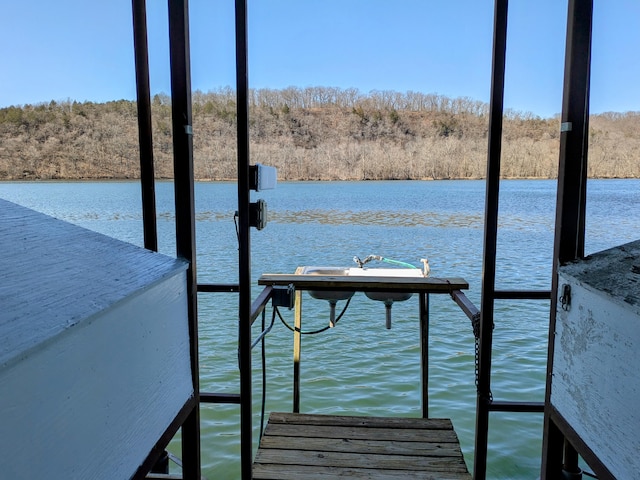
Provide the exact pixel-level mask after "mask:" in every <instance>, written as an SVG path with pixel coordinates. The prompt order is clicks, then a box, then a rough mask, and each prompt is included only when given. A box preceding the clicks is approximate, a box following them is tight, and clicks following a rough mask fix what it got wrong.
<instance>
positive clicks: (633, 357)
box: [551, 270, 640, 479]
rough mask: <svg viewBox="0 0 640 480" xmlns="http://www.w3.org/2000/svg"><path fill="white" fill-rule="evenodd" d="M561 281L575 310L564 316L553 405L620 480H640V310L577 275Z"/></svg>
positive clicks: (555, 366)
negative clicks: (567, 286) (566, 287)
mask: <svg viewBox="0 0 640 480" xmlns="http://www.w3.org/2000/svg"><path fill="white" fill-rule="evenodd" d="M585 273H586V274H588V273H589V272H588V270H587V271H586V272H585ZM594 274H596V273H594ZM559 279H560V283H559V285H560V286H562V285H563V284H569V285H571V307H570V309H569V310H568V311H564V310H559V311H558V317H557V324H556V335H555V354H554V364H553V379H552V390H551V403H552V405H553V406H554V407H555V408H556V409H557V410H558V412H559V413H560V414H561V415H562V416H563V417H564V419H565V420H567V421H568V422H569V424H570V425H571V426H572V427H573V429H574V430H575V431H576V433H577V434H578V435H579V436H580V437H581V438H582V439H583V440H584V441H585V442H586V444H587V445H588V446H589V447H590V448H591V449H592V450H593V452H594V453H595V454H596V456H598V458H599V459H600V460H601V461H602V463H604V465H606V466H607V468H608V469H609V470H610V471H611V473H613V475H614V476H615V477H616V478H620V479H632V478H638V475H640V473H639V472H640V315H639V314H638V309H637V307H636V306H634V305H632V304H628V303H625V302H624V301H620V298H618V295H616V296H612V295H610V294H609V293H607V292H603V291H602V290H600V289H595V288H593V287H592V286H590V285H589V284H587V283H585V282H583V281H581V280H579V279H577V278H576V277H574V276H571V275H566V274H565V275H563V274H562V273H561V274H560V276H559ZM609 288H611V289H613V290H615V289H616V285H615V284H609ZM620 293H622V297H623V298H624V292H620Z"/></svg>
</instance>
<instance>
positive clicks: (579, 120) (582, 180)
mask: <svg viewBox="0 0 640 480" xmlns="http://www.w3.org/2000/svg"><path fill="white" fill-rule="evenodd" d="M592 20H593V0H570V1H569V7H568V13H567V41H566V51H565V65H564V91H563V98H562V117H561V122H562V123H561V128H560V165H559V169H558V197H557V202H556V226H555V242H554V253H553V268H552V280H551V282H552V283H551V313H550V319H549V350H548V352H549V353H548V359H547V388H546V394H545V415H544V431H543V432H544V433H543V442H542V467H541V479H542V480H547V479H554V478H558V477H559V476H560V472H561V470H562V464H563V447H564V448H565V452H567V454H568V455H567V456H568V457H573V456H574V453H573V452H572V450H573V447H572V446H570V445H568V446H567V447H565V446H564V443H565V442H564V435H563V433H562V431H561V430H560V428H558V425H557V424H556V423H555V422H554V420H553V418H552V415H553V413H552V412H553V408H552V405H551V389H552V373H553V354H554V344H555V327H556V311H557V308H558V296H559V291H558V267H560V266H561V265H563V264H565V263H566V262H569V261H572V260H575V259H578V258H582V257H584V233H585V232H584V230H585V213H586V199H587V192H586V187H587V147H588V141H589V133H588V132H589V85H590V77H591V31H592ZM585 414H588V412H585ZM567 460H569V461H570V463H571V464H572V463H574V462H573V461H571V459H570V458H568V459H567Z"/></svg>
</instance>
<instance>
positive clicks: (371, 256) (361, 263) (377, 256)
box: [353, 255, 382, 268]
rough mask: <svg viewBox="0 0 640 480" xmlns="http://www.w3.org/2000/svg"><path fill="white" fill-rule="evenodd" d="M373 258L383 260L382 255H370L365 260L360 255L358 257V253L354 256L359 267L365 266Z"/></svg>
mask: <svg viewBox="0 0 640 480" xmlns="http://www.w3.org/2000/svg"><path fill="white" fill-rule="evenodd" d="M372 260H379V261H382V257H381V256H380V255H368V256H367V257H365V259H364V260H360V257H358V256H357V255H356V256H355V257H353V261H354V262H356V263H357V264H358V267H360V268H362V267H364V266H365V264H367V263H369V262H370V261H372Z"/></svg>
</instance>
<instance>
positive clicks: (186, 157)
mask: <svg viewBox="0 0 640 480" xmlns="http://www.w3.org/2000/svg"><path fill="white" fill-rule="evenodd" d="M187 1H188V0H168V4H169V36H170V56H171V93H172V95H171V97H172V125H173V142H174V178H175V196H176V250H177V255H178V257H180V258H184V259H186V260H187V261H188V262H189V265H190V266H189V269H188V273H187V283H188V285H187V290H188V313H189V335H190V356H191V371H192V383H193V389H194V397H193V399H192V401H190V402H188V403H187V404H186V405H185V407H184V408H183V409H182V411H181V413H180V414H179V415H178V416H177V417H176V418H175V419H174V420H173V422H172V424H171V426H170V427H169V428H168V429H167V432H166V433H165V435H163V437H162V438H161V439H159V441H158V444H157V445H156V447H155V448H154V450H153V451H152V452H151V453H150V455H149V458H148V459H147V461H145V463H144V465H143V466H142V467H141V469H140V471H139V472H138V473H137V474H136V475H138V474H140V475H142V473H143V472H142V470H144V469H145V468H147V467H151V466H153V463H154V462H155V461H156V460H157V458H159V457H160V456H161V454H162V450H163V449H164V447H165V446H166V444H167V443H168V442H169V440H170V439H171V437H172V436H173V435H174V434H175V431H177V429H178V428H179V427H180V426H182V430H183V435H182V455H183V464H184V469H183V475H184V478H186V479H199V478H200V468H201V467H200V417H199V405H200V402H204V403H230V404H239V405H240V416H241V471H242V478H243V479H251V476H252V474H251V467H252V460H253V458H252V457H253V452H252V443H253V442H252V422H251V417H252V412H251V325H252V323H253V321H254V320H255V318H257V315H258V313H259V312H260V311H262V309H264V306H265V305H266V303H267V302H268V300H269V298H270V292H263V295H261V296H260V298H259V299H257V300H256V302H254V304H252V302H251V262H250V257H251V252H250V188H251V184H250V167H249V111H248V69H247V2H246V0H236V1H235V9H236V16H235V27H236V78H237V85H236V87H237V108H238V112H237V113H238V233H239V235H238V236H239V252H240V253H239V265H238V268H239V283H238V284H237V285H236V284H234V285H209V284H202V285H198V284H197V276H196V255H195V252H196V244H195V206H194V179H193V143H192V136H191V83H190V59H189V50H190V46H189V26H188V23H189V22H188V5H187ZM494 8H495V12H494V37H493V59H492V81H491V99H490V113H489V118H490V123H489V147H488V162H487V187H486V206H485V231H484V252H483V277H482V300H481V309H480V312H481V313H479V312H478V311H477V309H475V307H473V305H470V303H469V302H468V301H467V300H466V299H465V298H463V296H459V295H455V294H454V293H455V292H454V293H452V296H453V297H454V300H456V302H457V303H458V304H459V305H460V306H461V307H462V308H463V310H464V311H465V313H467V315H468V316H469V317H470V318H472V317H475V316H476V315H479V317H480V320H479V347H480V348H479V368H478V394H477V419H476V444H475V463H474V470H473V473H474V478H475V479H476V480H482V479H484V478H485V477H486V461H487V441H488V426H489V420H488V417H489V412H491V411H505V412H540V411H542V410H543V406H542V404H540V403H535V402H531V403H529V402H503V401H502V402H497V401H493V399H492V395H491V385H490V381H491V353H492V341H493V332H492V330H493V316H494V303H495V300H496V299H540V300H549V299H550V300H551V316H550V339H552V338H553V331H554V326H555V307H556V304H557V297H558V285H557V275H556V273H557V267H558V266H559V265H560V264H562V263H564V262H566V261H569V260H573V259H576V258H580V257H582V256H583V255H584V222H585V203H586V165H587V139H588V133H587V132H588V115H589V108H588V107H589V102H588V99H589V76H590V52H591V21H592V13H593V1H592V0H570V1H569V9H568V27H567V52H566V63H565V85H564V98H563V110H562V111H563V113H562V123H563V128H562V136H561V148H560V169H559V179H558V182H559V183H558V185H559V186H558V200H557V202H558V203H557V206H558V210H557V218H556V237H555V243H554V265H553V283H552V288H551V291H550V292H549V291H499V290H496V288H495V273H496V272H495V267H496V244H497V223H498V222H497V219H498V199H499V183H500V180H499V178H500V156H501V143H502V141H501V140H502V118H503V97H504V72H505V56H506V35H507V11H508V0H495V7H494ZM132 9H133V22H134V47H135V61H136V85H137V96H138V128H139V142H140V162H141V164H140V165H141V183H142V205H143V225H144V242H145V247H146V248H148V249H151V250H157V226H156V213H155V190H154V169H153V145H152V131H151V102H150V91H149V71H148V53H147V51H148V48H147V38H146V37H147V33H146V18H145V17H146V6H145V0H132ZM197 292H233V293H238V294H239V299H238V322H239V364H240V393H239V394H215V393H203V394H201V393H200V389H199V365H198V322H197ZM420 310H421V314H420V317H421V320H423V319H425V318H427V319H428V297H427V296H425V297H424V298H422V297H421V299H420ZM299 313H301V312H297V313H296V317H297V316H298V314H299ZM472 320H473V318H472ZM421 323H422V324H423V325H422V328H421V334H422V335H421V336H422V338H423V341H422V344H423V349H424V347H425V345H426V343H428V340H427V339H428V327H425V326H424V322H421ZM296 326H298V327H299V325H296ZM552 358H553V342H550V344H549V362H551V361H552ZM423 361H425V362H426V361H427V360H426V359H423ZM296 365H297V368H298V369H299V352H298V361H297V363H294V370H295V368H296ZM424 368H425V370H428V368H427V365H426V363H425V366H424ZM548 368H549V370H548V375H547V396H546V398H545V407H544V413H545V418H544V439H543V457H542V479H547V478H557V477H558V475H559V472H560V470H561V469H562V468H563V460H564V468H565V469H571V468H573V467H574V466H575V463H576V462H577V451H576V449H575V448H574V446H573V445H575V446H577V447H578V448H579V449H580V453H581V454H582V455H583V456H584V457H585V458H586V459H587V461H588V462H589V463H590V464H591V465H592V467H594V468H595V469H596V470H598V473H600V474H601V475H602V476H603V477H606V476H607V474H608V472H607V471H606V469H604V467H602V465H601V464H600V463H599V461H598V460H597V458H595V456H593V455H592V453H591V452H590V451H589V449H588V448H587V447H586V446H585V445H583V444H582V442H581V441H580V439H579V438H578V437H577V435H575V432H573V430H572V428H571V426H570V425H567V424H566V422H564V420H563V419H562V418H561V417H560V416H559V415H558V414H557V412H555V411H554V410H553V408H552V407H551V406H550V403H549V392H550V388H551V375H550V372H551V363H549V366H548ZM294 376H295V375H294ZM423 378H426V377H425V373H424V371H423ZM426 388H427V385H426V382H425V385H423V389H425V392H426ZM425 392H423V416H425V417H426V416H428V398H427V397H426V395H425ZM297 401H298V409H299V398H298V399H297ZM294 405H295V399H294ZM294 411H296V408H295V407H294ZM567 439H569V440H571V442H572V443H573V445H572V443H571V442H567Z"/></svg>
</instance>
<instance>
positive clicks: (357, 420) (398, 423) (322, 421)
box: [269, 412, 453, 430]
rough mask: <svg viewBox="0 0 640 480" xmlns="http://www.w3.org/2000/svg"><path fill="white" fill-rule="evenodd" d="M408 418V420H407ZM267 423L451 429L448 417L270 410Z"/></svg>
mask: <svg viewBox="0 0 640 480" xmlns="http://www.w3.org/2000/svg"><path fill="white" fill-rule="evenodd" d="M408 420H410V421H408ZM269 423H271V424H275V423H285V424H295V425H324V426H328V425H335V426H354V427H383V428H404V429H412V428H414V429H429V430H452V429H453V424H452V423H451V420H449V419H448V418H410V419H407V418H406V417H354V416H348V415H313V414H308V413H305V414H304V415H296V414H292V413H282V412H271V414H270V415H269Z"/></svg>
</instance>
